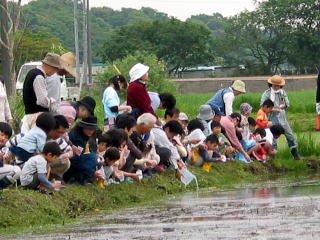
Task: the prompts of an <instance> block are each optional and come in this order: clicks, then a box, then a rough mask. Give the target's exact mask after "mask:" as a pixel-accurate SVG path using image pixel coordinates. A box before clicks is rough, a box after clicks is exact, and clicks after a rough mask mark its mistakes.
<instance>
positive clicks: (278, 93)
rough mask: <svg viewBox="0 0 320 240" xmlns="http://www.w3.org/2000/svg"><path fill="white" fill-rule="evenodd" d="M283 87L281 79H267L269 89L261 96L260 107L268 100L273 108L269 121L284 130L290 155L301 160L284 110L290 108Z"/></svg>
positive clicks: (276, 77) (278, 77)
mask: <svg viewBox="0 0 320 240" xmlns="http://www.w3.org/2000/svg"><path fill="white" fill-rule="evenodd" d="M284 85H285V80H284V78H283V77H281V76H278V75H274V76H272V77H270V78H269V79H268V86H269V88H268V89H267V90H266V91H265V92H264V93H263V94H262V96H261V101H260V105H261V106H262V104H263V102H264V101H265V100H267V99H270V100H271V101H272V102H273V104H274V107H273V109H272V111H271V113H269V120H270V121H271V122H272V124H273V125H276V124H279V125H281V126H282V127H283V128H284V130H285V136H286V139H287V143H288V146H289V148H290V150H291V154H292V156H293V158H294V159H296V160H299V159H301V157H300V154H299V152H298V149H297V141H296V139H295V137H294V136H293V132H292V130H291V127H290V125H289V123H288V121H287V117H286V109H287V108H288V107H289V106H290V104H289V99H288V96H287V94H286V92H285V91H284V89H283V87H284Z"/></svg>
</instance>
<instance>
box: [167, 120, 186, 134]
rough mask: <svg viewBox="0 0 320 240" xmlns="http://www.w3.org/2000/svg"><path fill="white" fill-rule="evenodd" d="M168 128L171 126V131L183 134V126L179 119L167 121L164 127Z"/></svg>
mask: <svg viewBox="0 0 320 240" xmlns="http://www.w3.org/2000/svg"><path fill="white" fill-rule="evenodd" d="M166 128H169V131H170V132H171V133H175V134H180V135H182V134H183V128H182V126H181V124H180V123H179V122H178V121H177V120H172V121H169V122H167V123H166V124H165V125H164V126H163V129H166Z"/></svg>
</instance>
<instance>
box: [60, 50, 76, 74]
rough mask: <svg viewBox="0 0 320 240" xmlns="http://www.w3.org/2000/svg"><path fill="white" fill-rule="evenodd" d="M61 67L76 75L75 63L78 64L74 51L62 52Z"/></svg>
mask: <svg viewBox="0 0 320 240" xmlns="http://www.w3.org/2000/svg"><path fill="white" fill-rule="evenodd" d="M60 64H61V68H62V69H64V70H65V71H67V72H68V73H69V74H70V75H72V76H73V77H76V76H77V74H76V71H75V65H76V56H75V55H74V53H72V52H67V53H65V54H62V55H61V57H60Z"/></svg>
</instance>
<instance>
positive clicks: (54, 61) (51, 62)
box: [42, 52, 61, 68]
mask: <svg viewBox="0 0 320 240" xmlns="http://www.w3.org/2000/svg"><path fill="white" fill-rule="evenodd" d="M42 63H44V64H46V65H48V66H51V67H55V68H61V65H60V56H59V55H58V54H55V53H50V52H49V53H47V54H46V56H45V57H44V59H42Z"/></svg>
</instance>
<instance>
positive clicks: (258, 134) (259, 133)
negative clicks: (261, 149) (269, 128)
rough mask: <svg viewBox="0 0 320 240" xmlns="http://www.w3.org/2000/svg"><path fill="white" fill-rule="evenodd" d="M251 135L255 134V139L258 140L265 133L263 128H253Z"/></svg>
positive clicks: (264, 135)
mask: <svg viewBox="0 0 320 240" xmlns="http://www.w3.org/2000/svg"><path fill="white" fill-rule="evenodd" d="M253 135H254V136H255V139H256V141H260V140H261V139H262V138H264V137H266V135H267V133H266V130H265V129H264V128H257V129H256V130H254V132H253Z"/></svg>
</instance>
